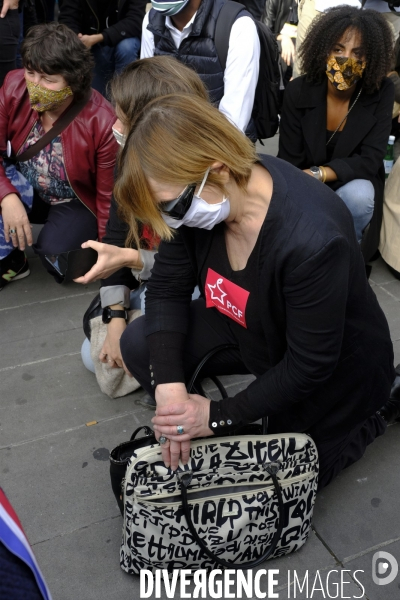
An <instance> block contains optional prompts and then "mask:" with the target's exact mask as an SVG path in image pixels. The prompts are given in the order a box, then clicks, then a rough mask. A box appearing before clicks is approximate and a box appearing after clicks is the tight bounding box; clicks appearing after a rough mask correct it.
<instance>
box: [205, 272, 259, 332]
mask: <svg viewBox="0 0 400 600" xmlns="http://www.w3.org/2000/svg"><path fill="white" fill-rule="evenodd" d="M205 293H206V306H207V308H216V309H217V310H219V312H221V313H223V314H224V315H227V316H228V317H230V318H231V319H233V320H234V321H236V322H237V323H240V325H242V326H243V327H246V329H247V325H246V305H247V300H248V299H249V295H250V292H248V291H247V290H244V289H243V288H241V287H240V286H238V285H236V283H232V281H229V279H226V277H222V276H221V275H218V273H216V272H215V271H213V270H212V269H208V271H207V278H206V285H205Z"/></svg>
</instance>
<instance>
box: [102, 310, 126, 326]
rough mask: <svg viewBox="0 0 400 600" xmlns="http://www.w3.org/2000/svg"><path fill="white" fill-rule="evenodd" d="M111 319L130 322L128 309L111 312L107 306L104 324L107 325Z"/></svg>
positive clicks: (104, 311) (103, 317)
mask: <svg viewBox="0 0 400 600" xmlns="http://www.w3.org/2000/svg"><path fill="white" fill-rule="evenodd" d="M111 319H125V321H126V322H128V311H127V310H126V308H124V309H123V310H111V308H110V307H109V306H106V308H103V316H102V320H103V323H105V324H106V325H107V324H108V323H109V322H110V321H111Z"/></svg>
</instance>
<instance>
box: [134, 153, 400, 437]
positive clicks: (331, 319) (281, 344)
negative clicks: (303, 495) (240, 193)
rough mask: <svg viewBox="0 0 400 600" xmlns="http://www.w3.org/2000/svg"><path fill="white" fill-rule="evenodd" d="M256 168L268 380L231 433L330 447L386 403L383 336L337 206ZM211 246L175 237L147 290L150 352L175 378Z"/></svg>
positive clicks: (270, 163) (388, 364)
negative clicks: (283, 436)
mask: <svg viewBox="0 0 400 600" xmlns="http://www.w3.org/2000/svg"><path fill="white" fill-rule="evenodd" d="M262 163H263V165H264V166H265V167H266V168H267V169H268V170H269V172H270V173H271V175H272V178H273V195H272V199H271V203H270V206H269V209H268V213H267V216H266V219H265V221H264V225H263V228H262V231H261V234H260V235H261V236H262V237H261V245H260V254H259V263H258V286H259V288H258V297H259V301H260V306H259V310H260V315H261V322H262V330H263V333H264V337H265V340H266V342H265V353H266V357H267V361H268V363H269V364H270V365H271V368H270V369H269V370H268V371H266V372H265V373H264V374H263V375H261V376H260V377H258V378H257V379H256V380H255V381H254V382H253V383H251V384H250V386H249V387H248V388H247V390H246V392H247V400H246V401H244V402H243V403H242V404H240V405H239V406H238V405H236V413H235V414H232V421H233V423H237V422H238V421H240V420H244V421H245V422H249V421H252V420H257V419H258V418H260V417H261V416H265V415H266V416H268V417H269V431H270V432H271V433H272V432H277V431H281V432H283V431H298V432H299V431H307V432H309V433H311V434H312V435H313V437H314V439H316V440H317V439H320V440H321V439H328V438H329V437H333V436H335V435H336V434H337V433H338V432H341V433H345V432H347V431H350V430H351V429H352V428H353V427H354V426H355V425H357V423H362V422H363V420H365V419H366V418H367V417H368V416H369V415H371V414H373V413H374V412H375V411H376V410H378V409H379V408H380V407H381V406H382V405H383V404H384V402H386V400H387V398H388V396H389V393H390V386H391V383H392V381H393V379H394V370H393V348H392V342H391V340H390V334H389V328H388V325H387V322H386V319H385V316H384V314H383V312H382V310H381V308H380V306H379V304H378V301H377V299H376V296H375V294H374V292H373V291H372V289H371V287H370V286H369V284H368V282H367V279H366V275H365V268H364V262H363V258H362V255H361V252H360V248H359V244H358V243H357V240H356V235H355V231H354V225H353V220H352V217H351V215H350V213H349V211H348V210H347V208H346V206H345V205H344V203H343V202H335V194H334V193H333V192H332V191H331V190H330V189H329V188H328V187H327V186H323V185H321V183H320V182H318V181H316V180H315V179H313V178H312V177H310V176H309V175H306V174H304V173H301V172H300V171H299V170H298V169H295V168H294V167H292V166H291V165H290V164H288V163H287V162H284V161H281V160H279V159H277V158H273V157H270V156H268V157H267V156H265V157H263V158H262ZM212 236H213V231H212V230H211V231H206V230H202V229H197V228H190V227H185V226H182V227H180V228H179V229H178V230H177V233H176V235H175V236H174V238H173V240H172V241H170V242H168V243H166V242H162V243H161V245H160V248H159V252H158V254H157V255H156V259H155V264H154V268H153V271H152V276H151V278H150V279H149V281H148V284H147V292H146V314H145V327H146V335H147V336H149V338H148V339H149V345H150V349H151V348H152V347H153V348H158V347H160V344H162V347H163V349H164V350H163V357H165V361H167V362H166V364H167V367H168V369H170V371H171V372H176V366H177V365H179V363H180V364H182V354H180V351H179V349H178V350H177V345H178V344H177V341H178V338H179V337H180V336H184V335H185V334H186V332H187V330H188V327H189V307H190V302H191V294H192V291H193V288H194V286H195V285H196V284H198V285H199V287H200V290H202V283H201V269H202V267H203V264H204V261H205V260H206V258H207V254H208V251H209V248H210V244H211V241H212ZM202 291H203V290H202ZM210 310H215V309H210ZM166 332H168V334H167V333H166ZM168 337H169V338H170V339H171V343H170V344H168V343H167V338H168ZM132 343H135V342H134V340H132ZM152 364H153V362H152ZM179 370H180V371H181V370H182V369H179ZM155 377H156V379H157V373H155ZM171 381H178V379H171ZM181 381H182V380H181ZM241 393H242V392H241ZM233 400H234V399H233ZM222 402H224V403H225V404H226V403H228V404H229V402H231V401H230V400H229V399H228V400H227V401H222ZM225 409H226V413H227V414H229V410H230V409H229V406H226V405H224V414H226V413H225Z"/></svg>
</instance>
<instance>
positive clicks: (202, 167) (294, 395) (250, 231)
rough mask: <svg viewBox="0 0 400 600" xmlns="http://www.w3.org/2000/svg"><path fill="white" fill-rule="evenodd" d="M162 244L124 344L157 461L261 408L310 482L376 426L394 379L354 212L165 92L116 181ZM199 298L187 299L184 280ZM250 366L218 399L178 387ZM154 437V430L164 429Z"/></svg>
mask: <svg viewBox="0 0 400 600" xmlns="http://www.w3.org/2000/svg"><path fill="white" fill-rule="evenodd" d="M114 193H115V196H116V199H117V202H118V203H119V204H120V205H121V207H122V208H123V210H124V211H130V212H131V214H132V216H133V217H134V218H135V221H133V220H131V222H130V226H131V232H132V235H134V236H135V237H137V228H136V225H135V223H136V222H140V223H142V224H147V225H149V226H151V228H152V230H153V231H154V232H155V233H157V234H158V235H159V236H160V238H161V239H162V242H161V244H160V247H159V252H158V254H157V255H156V257H155V264H154V267H153V271H152V276H151V278H150V279H149V282H148V287H147V293H146V314H145V316H143V317H140V318H138V319H136V320H135V321H134V322H133V323H132V324H131V325H129V326H128V327H127V329H126V330H125V332H124V334H123V336H122V338H121V350H122V357H123V360H124V362H125V365H126V367H127V368H128V369H129V371H130V372H131V373H132V374H133V375H134V376H135V377H136V379H137V380H138V381H139V382H140V383H141V385H142V386H143V387H144V388H145V390H146V391H147V392H148V393H149V394H151V395H152V396H153V397H155V399H156V402H157V408H156V416H155V417H154V418H153V424H154V428H155V431H156V436H157V439H159V440H161V442H162V453H163V459H164V461H165V464H166V465H167V466H170V467H171V468H172V469H176V468H177V466H178V460H179V459H180V460H181V461H182V463H183V464H185V463H186V462H187V460H188V456H189V451H190V440H191V439H192V438H197V437H203V436H211V435H220V434H224V433H227V432H228V431H229V429H230V428H231V427H236V426H237V425H238V424H242V423H249V422H253V421H255V420H257V419H259V418H261V417H268V432H269V433H278V432H290V431H293V432H307V433H309V434H310V435H311V436H312V437H313V439H314V440H315V442H316V444H317V447H318V451H319V457H320V488H322V487H324V486H325V485H327V484H328V483H329V482H330V481H331V480H332V478H333V477H334V476H335V475H336V474H337V473H338V472H339V471H341V470H342V469H344V468H345V467H347V466H348V465H350V464H351V463H353V462H355V461H356V460H358V459H359V458H360V457H361V456H362V454H363V453H364V451H365V448H366V446H367V445H368V444H369V443H371V442H372V441H373V440H374V439H375V438H376V437H377V436H379V435H381V434H383V433H384V431H385V429H386V426H387V423H386V421H385V419H384V418H383V417H382V416H381V415H380V414H379V413H377V411H378V410H379V409H381V407H382V405H384V404H385V403H386V401H387V399H388V398H389V394H390V387H391V383H392V381H393V379H394V369H393V349H392V343H391V340H390V335H389V329H388V325H387V322H386V319H385V316H384V314H383V312H382V310H381V308H380V307H379V304H378V302H377V299H376V297H375V295H374V293H373V291H372V290H371V288H370V286H369V285H368V282H367V279H366V276H365V269H364V263H363V258H362V255H361V252H360V247H359V244H358V243H357V238H356V236H355V233H354V226H353V221H352V218H351V215H350V213H349V212H348V210H347V209H346V207H345V206H344V204H343V203H341V202H335V201H334V198H335V195H334V192H332V191H331V190H330V189H329V188H326V187H325V188H324V187H323V186H321V184H320V183H319V182H318V181H315V180H314V179H313V178H312V177H309V176H308V175H306V174H304V173H302V172H301V171H299V170H298V169H296V168H295V167H293V166H292V165H290V164H289V163H287V162H284V161H281V160H279V159H277V158H273V157H271V156H264V157H262V158H260V159H258V158H257V155H256V153H255V150H254V146H253V145H252V144H251V142H249V141H248V140H247V138H246V137H245V136H244V135H243V134H242V133H241V132H240V131H238V130H237V129H236V128H235V127H234V126H233V125H232V124H231V123H229V122H228V121H227V119H226V118H225V117H224V116H223V115H222V114H221V113H220V112H219V111H218V110H217V109H216V108H214V107H212V106H211V105H210V104H208V103H207V102H205V101H204V100H202V99H200V98H196V97H194V96H184V95H180V96H178V95H171V96H166V97H163V98H159V99H156V100H154V101H153V102H151V103H150V104H148V105H147V106H146V109H145V110H143V111H142V112H141V113H140V114H139V115H138V116H137V118H136V120H135V122H134V123H133V124H132V129H131V133H130V135H129V137H128V140H127V143H126V145H125V148H124V150H123V153H122V155H121V171H120V176H119V178H118V180H117V183H116V187H115V190H114ZM196 285H198V286H199V287H200V290H201V293H202V297H201V298H199V299H198V300H195V301H192V300H191V295H192V292H193V289H194V287H195V286H196ZM225 343H230V344H236V345H237V349H229V350H227V351H225V352H224V353H221V354H218V355H217V356H216V358H215V359H214V360H212V361H210V362H209V363H208V365H207V367H206V370H205V372H204V376H207V375H228V374H243V373H252V374H253V375H254V376H255V380H254V381H253V382H252V383H251V384H250V385H249V386H248V387H247V388H246V389H245V390H243V391H241V392H240V393H238V394H236V395H235V396H234V397H232V398H227V399H224V400H222V401H220V402H216V401H210V400H209V399H207V398H205V397H202V396H199V395H196V394H188V392H187V390H186V385H185V383H186V382H187V381H188V378H189V377H190V376H191V374H192V372H193V370H194V368H195V367H196V365H197V364H198V363H199V361H200V359H201V358H202V357H204V356H205V355H206V354H207V353H208V352H209V351H210V350H212V349H213V348H216V347H217V346H220V345H221V344H225ZM160 436H161V437H160Z"/></svg>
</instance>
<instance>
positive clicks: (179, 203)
mask: <svg viewBox="0 0 400 600" xmlns="http://www.w3.org/2000/svg"><path fill="white" fill-rule="evenodd" d="M209 172H210V169H207V171H206V172H205V175H204V177H203V181H202V182H201V185H200V188H199V192H198V196H200V194H201V192H202V191H203V188H204V186H205V183H206V181H207V177H208V174H209ZM196 187H197V183H191V184H189V185H187V186H186V187H185V189H184V190H183V192H182V193H181V194H179V196H178V197H177V198H175V199H174V200H169V201H168V202H163V203H162V209H161V210H162V212H163V213H164V214H165V215H168V216H169V217H171V219H176V220H181V219H183V217H184V216H185V215H186V213H187V212H188V210H189V208H190V207H191V205H192V201H193V196H194V193H195V191H196Z"/></svg>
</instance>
